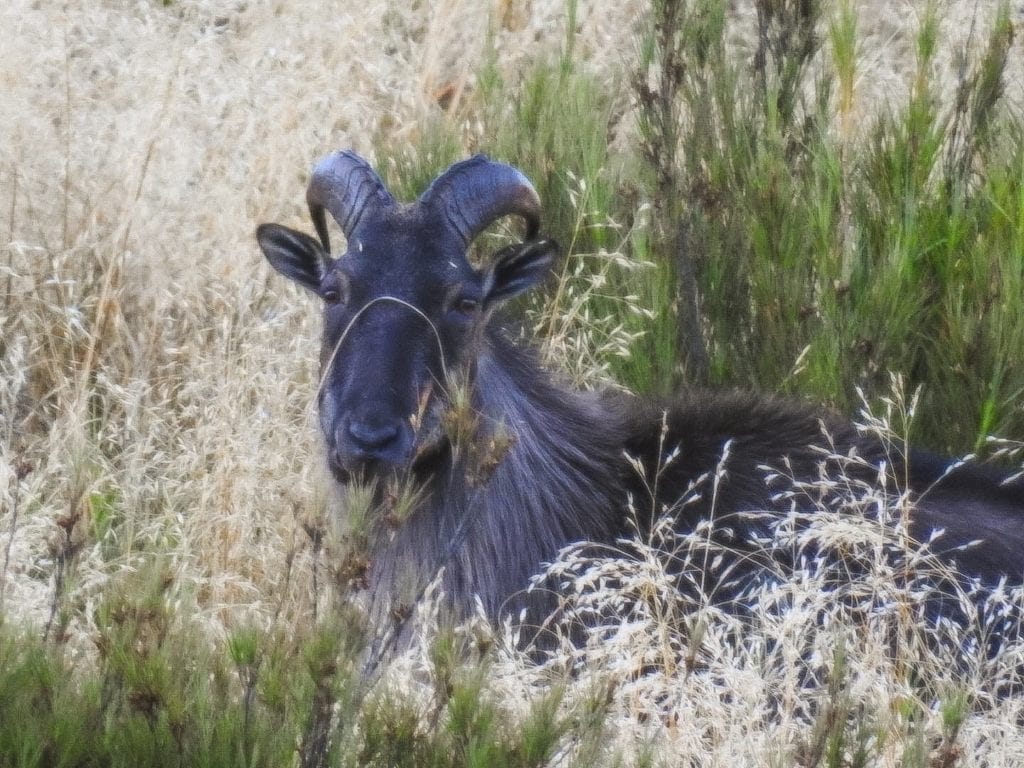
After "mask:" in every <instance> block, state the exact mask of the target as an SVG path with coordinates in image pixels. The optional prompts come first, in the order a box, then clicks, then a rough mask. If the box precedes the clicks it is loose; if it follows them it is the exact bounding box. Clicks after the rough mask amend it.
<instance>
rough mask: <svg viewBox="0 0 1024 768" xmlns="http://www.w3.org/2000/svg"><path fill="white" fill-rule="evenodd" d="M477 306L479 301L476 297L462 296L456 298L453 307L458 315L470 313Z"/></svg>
mask: <svg viewBox="0 0 1024 768" xmlns="http://www.w3.org/2000/svg"><path fill="white" fill-rule="evenodd" d="M479 306H480V302H478V301H477V300H476V299H469V298H462V299H456V301H455V306H454V307H453V309H454V310H455V311H456V312H458V313H459V314H460V315H472V314H473V313H474V312H476V310H477V307H479Z"/></svg>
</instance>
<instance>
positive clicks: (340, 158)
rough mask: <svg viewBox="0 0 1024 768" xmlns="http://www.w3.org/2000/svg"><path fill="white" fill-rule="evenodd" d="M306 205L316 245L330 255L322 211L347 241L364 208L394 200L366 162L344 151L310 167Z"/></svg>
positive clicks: (354, 154) (350, 152)
mask: <svg viewBox="0 0 1024 768" xmlns="http://www.w3.org/2000/svg"><path fill="white" fill-rule="evenodd" d="M306 203H307V204H308V205H309V215H310V216H312V218H313V225H314V226H315V227H316V233H317V234H318V235H319V236H320V242H321V243H323V246H324V250H326V251H327V252H328V253H330V252H331V242H330V239H329V236H328V234H327V219H326V217H325V216H324V209H326V210H328V211H330V213H331V216H333V217H334V220H335V221H336V222H338V224H339V225H340V226H341V230H342V232H344V233H345V237H346V238H347V239H351V238H352V233H353V232H354V231H355V228H356V227H357V226H358V224H359V221H360V219H361V218H362V216H363V214H364V213H366V211H367V210H368V209H372V208H386V207H388V206H390V205H394V204H395V198H393V197H392V196H391V193H390V192H388V190H387V188H386V187H385V186H384V182H383V181H381V179H380V176H378V175H377V173H376V172H375V171H374V170H373V168H371V167H370V165H369V163H367V162H366V161H365V160H363V158H361V157H360V156H359V155H357V154H356V153H355V152H352V151H350V150H346V151H344V152H335V153H333V154H330V155H327V157H325V158H323V159H322V160H320V161H319V162H318V163H317V164H316V165H315V166H314V168H313V176H312V177H311V178H310V180H309V188H308V189H307V190H306Z"/></svg>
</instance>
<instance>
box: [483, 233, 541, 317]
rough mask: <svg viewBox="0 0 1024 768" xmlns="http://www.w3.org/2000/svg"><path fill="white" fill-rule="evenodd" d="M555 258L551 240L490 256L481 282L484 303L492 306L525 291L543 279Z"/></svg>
mask: <svg viewBox="0 0 1024 768" xmlns="http://www.w3.org/2000/svg"><path fill="white" fill-rule="evenodd" d="M556 258H558V243H556V242H555V241H554V240H548V239H538V240H528V241H526V242H525V243H515V244H513V245H508V246H506V247H504V248H502V249H501V250H500V251H498V252H497V253H496V254H495V255H494V260H493V261H492V263H491V266H490V268H489V269H488V271H487V276H486V279H485V281H484V303H485V304H494V303H496V302H499V301H505V300H506V299H511V298H512V297H513V296H518V295H519V294H520V293H522V292H523V291H526V290H529V289H530V288H532V287H533V286H535V285H536V284H537V283H539V282H541V281H542V280H543V279H544V278H545V277H547V275H548V272H550V270H551V265H552V264H554V263H555V259H556Z"/></svg>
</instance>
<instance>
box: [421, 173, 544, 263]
mask: <svg viewBox="0 0 1024 768" xmlns="http://www.w3.org/2000/svg"><path fill="white" fill-rule="evenodd" d="M420 202H421V203H422V204H423V205H426V206H436V207H437V208H438V209H439V210H440V211H441V212H442V213H443V214H444V216H445V218H447V220H448V222H449V223H450V224H451V226H452V228H453V229H454V230H455V232H456V233H457V234H458V236H459V237H460V238H461V240H462V244H463V247H468V246H469V244H470V243H471V242H472V241H473V238H475V237H476V236H477V235H478V234H480V232H482V231H483V230H484V229H486V228H487V226H488V225H489V224H491V222H493V221H495V220H496V219H498V218H501V217H502V216H507V215H509V214H516V215H518V216H522V217H523V218H524V219H525V220H526V238H527V239H528V240H529V239H532V238H533V237H535V236H536V234H537V231H538V230H539V229H540V197H539V196H538V195H537V191H536V190H535V189H534V188H533V185H532V184H531V183H530V180H529V179H527V178H526V176H524V175H523V174H522V173H521V172H520V171H518V170H517V169H515V168H513V167H512V166H511V165H505V164H504V163H497V162H494V161H493V160H491V159H489V158H488V157H486V156H484V155H476V156H474V157H471V158H469V159H468V160H463V161H462V162H460V163H456V164H455V165H453V166H452V167H451V168H449V169H448V170H447V171H445V172H444V173H442V174H441V175H440V176H438V177H437V178H436V179H435V180H434V182H433V183H432V184H431V185H430V186H429V187H428V188H427V191H426V192H424V193H423V195H422V196H421V197H420Z"/></svg>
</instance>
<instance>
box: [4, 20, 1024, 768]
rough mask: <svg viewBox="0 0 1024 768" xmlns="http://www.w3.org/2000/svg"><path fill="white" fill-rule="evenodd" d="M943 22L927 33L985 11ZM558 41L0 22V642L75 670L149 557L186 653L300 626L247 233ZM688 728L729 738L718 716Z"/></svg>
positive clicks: (605, 33) (286, 497) (347, 27)
mask: <svg viewBox="0 0 1024 768" xmlns="http://www.w3.org/2000/svg"><path fill="white" fill-rule="evenodd" d="M410 5H412V6H413V7H412V8H409V7H408V6H410ZM580 5H581V7H580V8H579V10H578V42H577V48H576V51H577V55H578V56H579V57H580V58H581V59H583V60H584V61H585V62H586V66H587V67H590V68H592V69H593V70H594V71H595V72H598V73H601V72H604V71H612V70H614V69H616V68H620V69H621V67H622V66H623V61H624V58H625V57H628V56H629V55H631V52H632V51H633V48H634V39H633V34H634V29H635V20H636V15H637V13H638V12H639V11H640V10H641V9H642V8H643V7H644V3H642V2H639V1H638V0H629V2H623V3H618V4H611V3H581V4H580ZM612 6H614V8H613V7H612ZM920 6H921V4H920V3H911V2H863V3H860V4H859V12H860V16H861V27H860V28H861V36H862V45H863V49H862V50H861V52H860V63H859V70H858V71H859V73H860V75H859V80H858V87H857V93H858V97H859V99H860V101H859V103H860V104H861V109H864V110H869V109H873V108H875V107H876V106H877V105H878V104H879V103H880V102H881V101H882V100H883V99H884V98H888V97H890V96H897V95H898V93H899V92H901V91H902V90H903V89H905V88H906V86H907V77H906V73H907V72H908V71H909V70H910V68H911V67H912V61H913V51H912V40H913V34H914V31H915V29H916V23H915V20H916V14H917V12H918V9H919V8H920ZM948 6H949V11H948V14H947V16H946V21H945V23H944V28H945V31H946V32H947V33H948V34H949V35H950V36H951V37H955V36H958V35H963V34H966V33H967V32H968V31H969V29H970V21H969V20H970V19H971V18H972V17H973V14H974V12H975V8H976V6H980V7H981V11H980V13H979V17H980V21H979V23H981V22H982V21H984V20H985V19H987V17H988V16H989V15H990V13H989V9H991V8H993V7H994V6H995V4H994V3H991V2H986V3H977V4H976V3H974V2H968V1H967V0H959V1H957V2H950V3H948ZM741 13H742V14H743V15H744V16H745V19H746V21H747V26H748V27H749V26H750V25H751V19H752V16H751V12H750V11H749V10H744V11H741ZM565 17H566V10H565V4H564V3H563V2H561V0H498V1H497V2H489V3H485V4H482V3H479V2H475V1H474V0H440V1H439V2H435V3H419V4H408V3H403V2H388V1H387V0H370V1H369V2H365V3H360V4H358V5H357V6H351V5H349V4H338V3H330V2H323V1H322V0H308V1H303V2H299V0H250V1H249V2H240V1H237V2H229V3H216V2H212V1H211V0H170V1H169V2H167V3H163V2H160V1H159V0H140V1H139V2H136V3H133V4H124V3H119V2H114V1H113V0H67V2H63V3H57V2H47V1H46V0H43V2H40V1H39V0H5V2H4V3H3V4H2V5H0V30H2V39H0V93H2V104H3V108H2V109H0V296H2V300H0V301H2V303H0V568H2V571H0V608H2V610H3V612H4V614H5V615H6V617H7V619H8V620H9V621H11V622H12V623H15V624H18V625H26V626H28V625H32V626H38V627H39V628H40V631H42V629H43V627H44V626H46V625H47V623H48V621H50V613H51V610H53V609H54V608H56V615H55V616H54V617H53V621H52V625H51V627H52V631H53V632H57V631H60V632H62V633H64V634H66V635H67V637H68V638H69V641H70V642H71V644H72V646H73V647H77V648H80V649H82V650H83V651H87V650H89V648H90V645H89V637H90V635H91V627H90V624H91V622H92V621H93V612H92V609H93V608H94V606H95V602H96V600H97V597H98V595H99V594H100V593H101V591H102V590H103V588H104V586H105V585H106V584H107V583H108V582H109V581H110V580H111V579H112V578H115V577H116V576H117V575H118V574H119V573H122V572H123V571H125V570H131V569H133V568H136V567H138V566H139V564H140V563H141V562H142V561H143V560H144V559H146V558H147V557H150V553H153V552H156V553H158V554H159V556H160V557H162V558H164V559H165V560H166V561H167V562H168V563H169V564H170V565H171V567H172V569H173V572H174V573H175V574H176V576H177V586H176V595H177V597H178V599H179V600H180V601H181V604H182V605H183V606H185V607H187V610H185V611H183V612H181V614H180V615H181V616H187V617H189V620H191V621H194V622H195V623H197V625H198V626H201V627H202V628H203V629H204V631H206V632H208V633H209V636H210V637H211V639H217V638H221V637H223V636H224V634H225V633H226V632H228V631H230V630H231V629H232V628H234V627H237V626H239V625H241V624H256V625H263V626H265V625H267V624H269V623H270V622H272V621H282V622H284V623H285V624H297V623H302V622H304V621H308V620H309V617H310V615H311V611H312V605H313V601H314V600H315V599H316V598H317V596H316V595H314V594H313V589H312V577H311V574H312V567H311V559H312V558H313V557H314V552H313V547H312V546H311V538H310V535H309V533H308V530H311V529H312V528H315V527H316V526H319V525H320V524H321V522H322V517H323V515H324V514H325V509H326V506H327V504H326V502H325V501H324V494H323V492H322V490H321V489H322V487H323V485H324V480H323V478H322V476H321V469H320V466H321V463H320V459H319V453H318V443H317V440H316V437H315V433H314V426H313V421H312V418H311V416H312V414H311V410H310V400H311V398H312V393H313V391H314V388H315V382H316V377H317V370H316V363H315V355H316V352H315V349H316V337H317V335H318V319H317V314H316V309H315V307H314V306H313V303H312V302H311V301H309V300H307V299H306V298H305V297H304V296H303V295H301V292H300V291H299V290H298V289H296V288H294V287H293V286H291V285H289V284H287V283H286V282H285V281H283V280H279V279H277V278H275V277H274V276H273V275H272V274H271V271H270V269H269V268H268V267H267V266H266V265H265V264H264V263H263V259H262V257H261V256H260V254H259V253H258V251H257V249H256V247H255V243H254V240H253V236H252V232H253V229H254V227H255V225H256V223H258V222H260V221H264V220H270V219H273V220H276V221H283V222H285V223H288V224H291V225H294V226H298V227H302V228H308V226H307V221H306V216H305V211H304V206H303V202H302V201H303V191H304V187H305V179H306V172H307V169H308V168H309V167H310V165H311V163H312V161H313V160H314V158H316V157H318V156H320V155H322V154H324V153H326V152H328V151H330V150H333V149H335V148H339V147H354V148H356V149H358V150H360V151H362V152H366V153H369V154H371V155H372V149H373V146H374V143H375V142H376V141H379V140H382V139H387V140H389V141H391V142H393V143H397V144H405V145H408V146H415V145H416V143H417V141H418V140H419V139H420V138H421V136H422V132H423V125H424V124H425V121H426V120H427V119H428V118H431V117H437V116H438V115H440V114H441V112H442V107H441V105H440V103H441V102H443V103H445V104H446V105H451V104H452V103H453V102H454V103H455V104H456V105H458V104H460V103H464V102H465V100H466V99H467V98H469V97H470V96H471V94H472V89H473V86H474V76H475V72H476V71H477V70H478V68H479V65H480V62H481V59H482V57H483V56H484V48H485V45H484V43H485V39H486V36H487V34H488V30H489V29H490V30H492V31H493V34H494V35H495V39H496V47H497V50H498V52H499V59H500V60H499V66H500V67H501V68H502V69H503V70H505V71H506V72H508V73H509V74H510V75H511V74H513V73H515V72H516V71H517V70H518V69H521V68H523V67H525V66H526V65H527V64H528V63H529V62H530V61H532V60H534V59H536V58H538V57H541V56H544V55H548V54H549V53H551V52H553V51H555V50H557V49H558V47H559V46H560V45H561V43H562V41H563V39H564V28H563V27H564V23H565ZM965 20H966V21H965ZM737 45H741V46H742V45H744V41H743V39H740V40H738V41H737ZM1017 50H1018V51H1019V46H1018V49H1017ZM1018 58H1019V57H1018ZM947 66H951V65H950V64H949V63H948V57H947ZM1011 71H1012V72H1018V73H1019V72H1020V62H1019V60H1018V61H1015V62H1014V64H1013V68H1012V69H1011ZM1016 82H1017V83H1018V86H1019V83H1021V82H1024V78H1017V79H1016ZM1019 97H1020V91H1019V87H1017V88H1016V89H1014V88H1013V87H1011V98H1014V99H1016V100H1017V101H1018V102H1019ZM623 126H624V128H623V129H622V131H621V132H620V135H619V136H618V137H617V138H616V141H617V142H618V143H620V144H622V145H623V146H625V145H628V143H629V141H630V131H631V128H630V127H629V121H623ZM504 159H507V160H509V161H510V162H513V163H514V162H515V160H516V158H504ZM556 325H557V324H553V325H552V327H556ZM556 344H557V340H556ZM563 348H564V349H574V352H575V353H579V354H580V355H581V357H582V353H581V352H580V351H579V350H575V348H574V347H573V346H572V345H571V344H568V345H566V346H565V347H563ZM573 372H574V373H576V372H577V371H576V370H575V369H574V371H573ZM316 556H320V555H319V554H317V555H316ZM65 561H69V562H70V564H69V565H64V564H63V563H64V562H65ZM72 566H73V567H72ZM61 578H66V579H67V583H66V584H65V585H64V587H63V590H62V594H61V595H60V596H58V597H55V589H56V586H55V585H56V584H57V583H58V582H59V579H61ZM319 597H320V598H321V599H325V598H324V596H323V595H320V596H319ZM519 672H520V673H522V674H525V672H523V671H522V670H519ZM742 674H744V675H750V674H752V672H751V670H750V669H746V671H744V672H743V673H742ZM740 684H741V682H740V681H737V683H736V685H740ZM705 693H706V692H705ZM705 693H701V692H699V691H695V692H694V694H693V695H694V696H696V695H701V696H704V695H705ZM687 695H688V694H687ZM623 701H627V699H623ZM623 706H626V705H625V704H624V705H623ZM622 715H623V717H624V718H625V720H627V721H628V719H629V717H628V715H629V713H628V712H626V711H624V712H623V713H622ZM705 715H706V716H707V717H708V718H716V717H723V718H731V719H729V720H728V721H727V722H736V723H737V724H745V725H750V721H749V720H748V719H747V716H746V715H745V714H744V713H743V712H742V711H740V710H733V711H732V712H731V714H719V713H716V712H706V713H705ZM681 717H682V718H683V720H684V721H685V715H681ZM723 722H726V721H723ZM672 727H673V728H677V727H679V723H678V722H676V721H673V726H672ZM979 727H982V726H979ZM993 727H994V726H993ZM645 728H650V729H653V730H655V731H657V727H656V726H655V725H654V724H653V723H650V722H649V723H648V725H647V726H645ZM670 730H671V729H670ZM1000 734H1001V736H1000V738H1004V737H1005V734H1004V733H1003V732H1002V731H1000ZM668 735H669V736H671V733H669V734H668ZM741 736H742V738H746V736H744V735H743V733H742V732H741V731H740V730H737V731H734V732H725V731H723V732H722V733H721V734H718V735H717V736H716V737H715V738H716V739H717V742H716V743H718V744H719V745H721V744H723V743H728V742H729V741H730V740H732V739H737V738H740V737H741ZM663 737H665V734H664V733H662V734H659V735H657V736H653V737H652V739H653V740H659V739H662V738H663ZM631 738H638V737H637V735H636V734H635V733H632V732H630V731H628V729H627V730H626V731H623V736H622V739H623V740H628V739H631ZM687 738H690V737H687ZM693 738H697V737H693ZM669 740H670V741H671V739H669ZM698 742H699V743H702V744H703V745H704V747H705V748H706V747H708V746H711V745H709V744H708V743H707V741H706V739H705V741H704V742H700V740H699V739H698ZM687 743H690V742H687ZM695 743H697V742H695ZM734 743H736V744H737V746H738V745H739V742H734ZM743 743H744V744H746V746H744V750H749V751H748V752H745V753H744V754H761V755H763V754H765V752H764V751H758V750H759V748H758V746H757V744H756V743H754V742H750V743H747V742H743ZM769 746H770V745H769ZM1014 748H1015V749H1018V750H1020V749H1022V747H1021V745H1020V743H1019V741H1018V742H1017V743H1016V746H1015V747H1014ZM1017 754H1018V755H1019V754H1020V752H1017ZM716 760H717V762H715V764H719V763H722V764H724V762H725V757H724V753H723V756H722V757H721V758H716ZM737 760H738V761H739V764H747V763H745V760H746V758H741V757H739V756H736V757H735V758H734V762H733V763H732V764H737V763H736V761H737ZM708 764H711V763H710V762H709V763H708Z"/></svg>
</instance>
